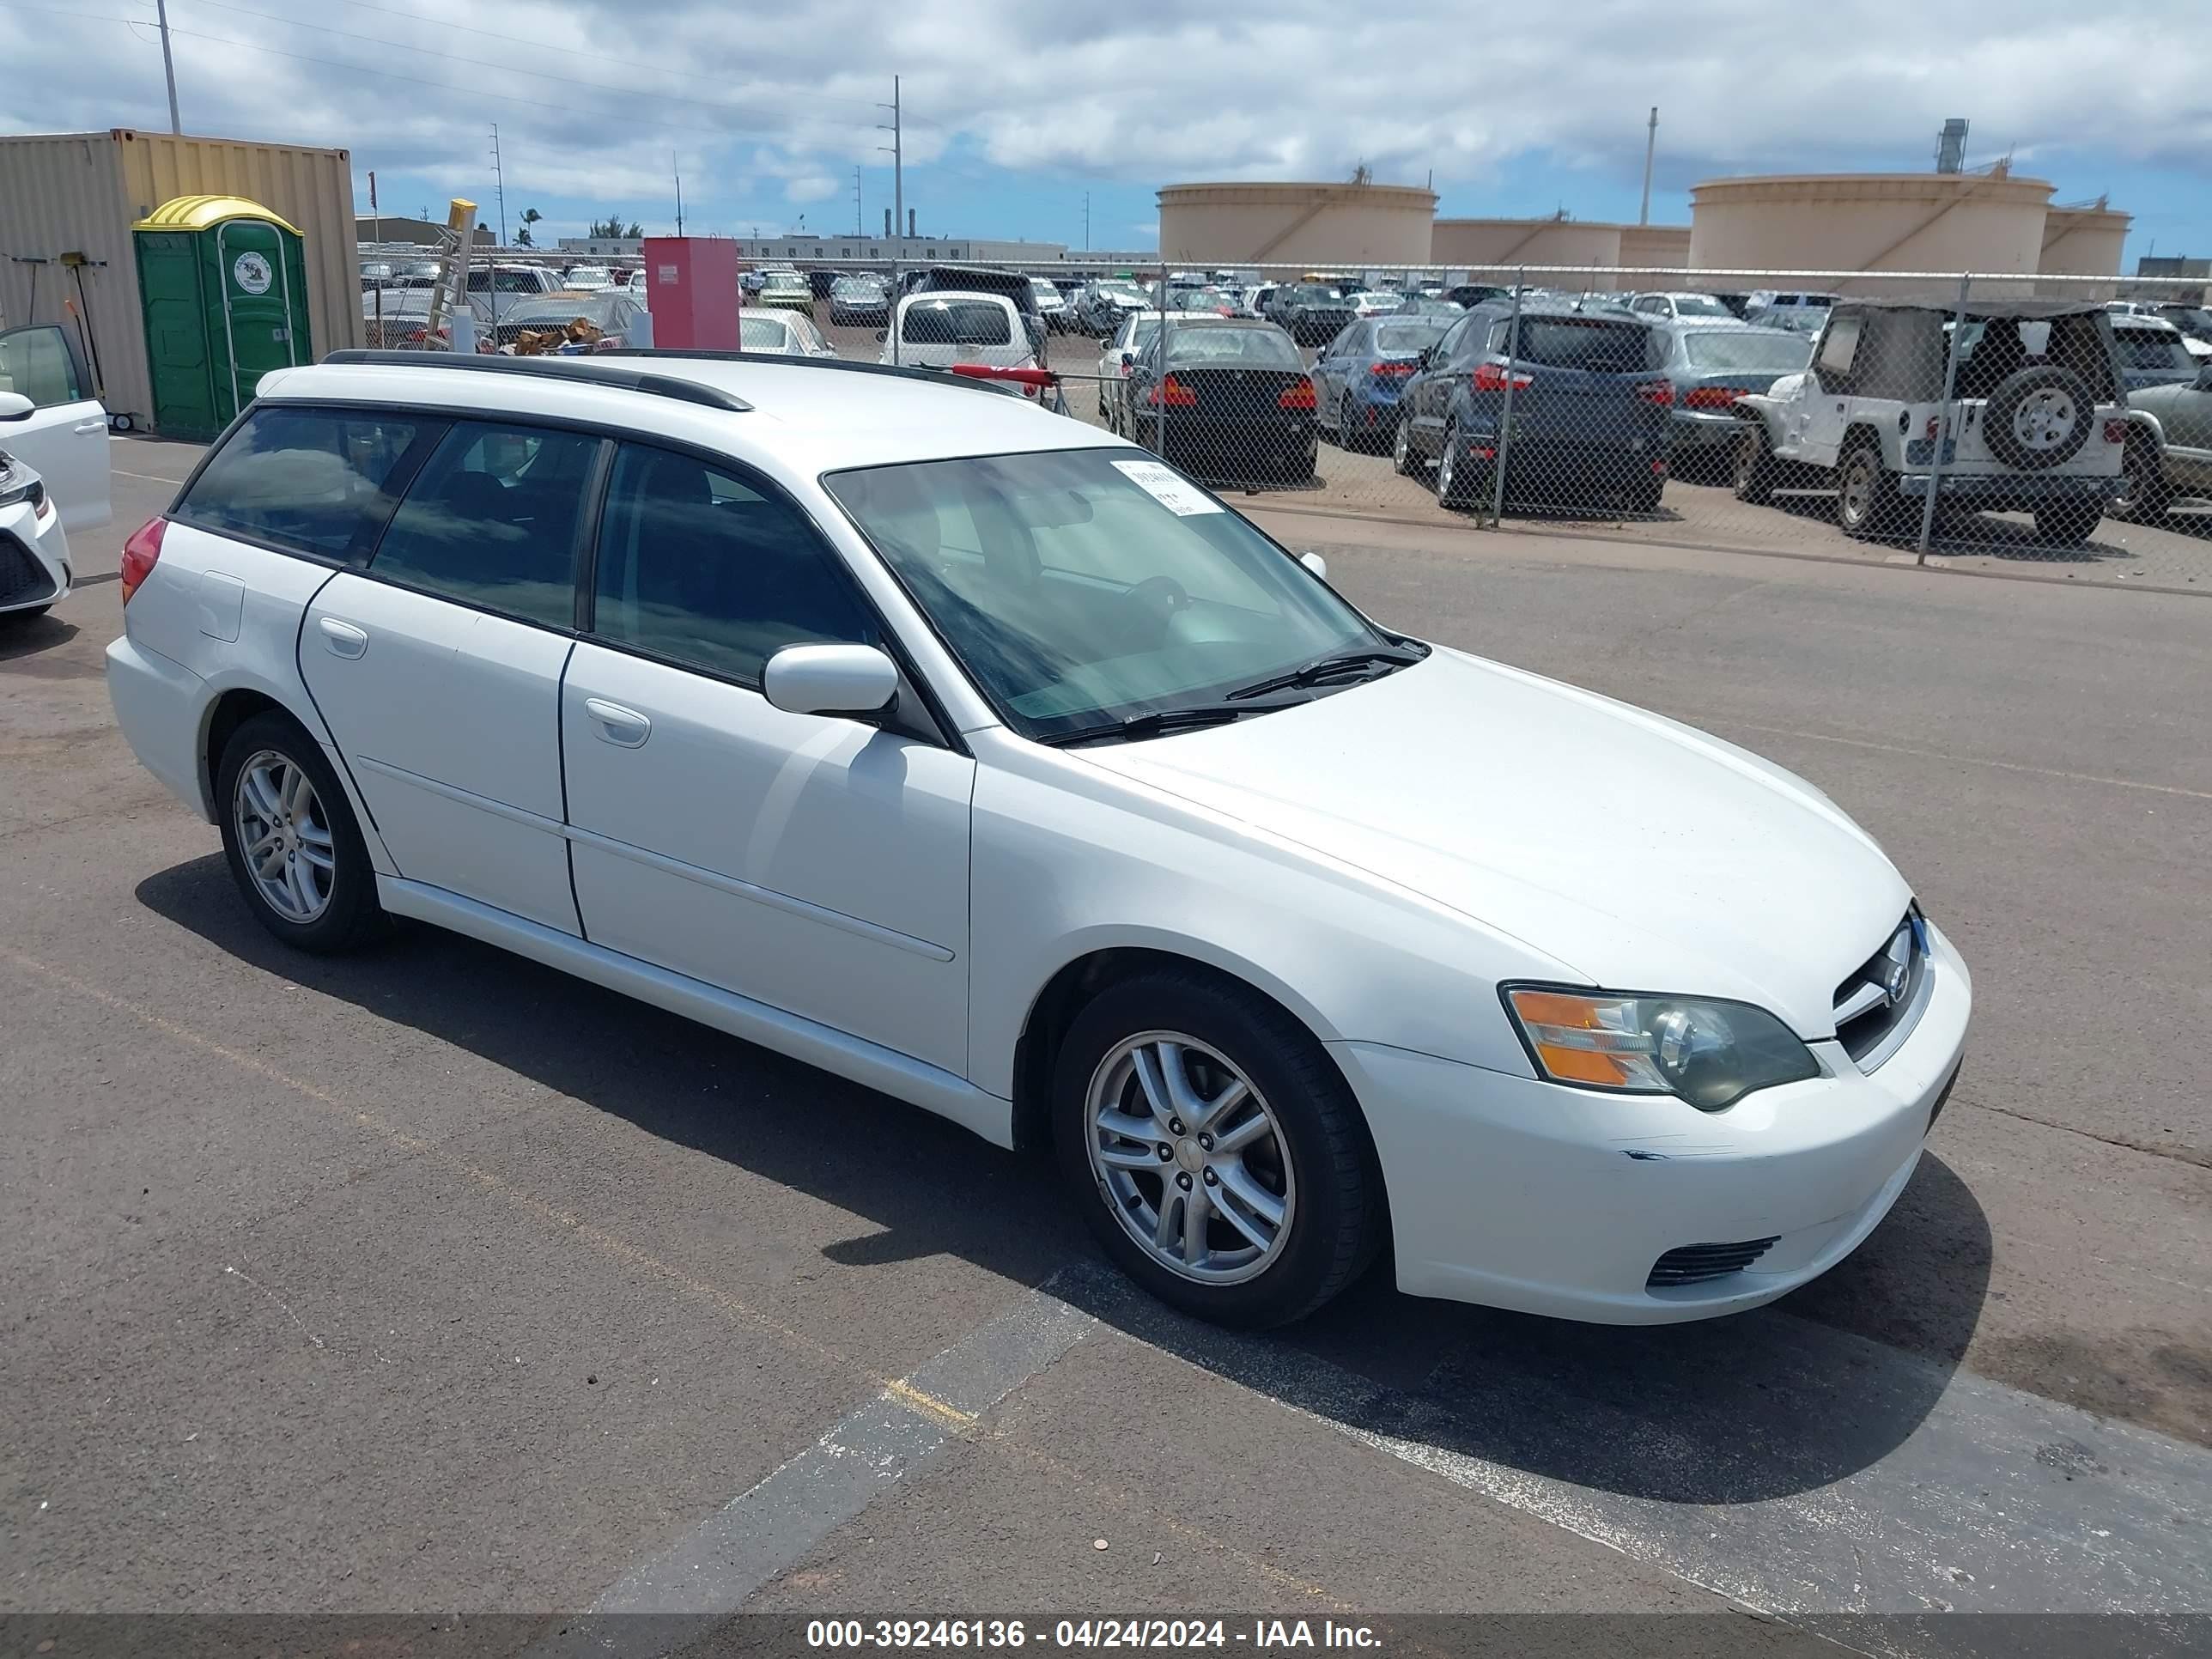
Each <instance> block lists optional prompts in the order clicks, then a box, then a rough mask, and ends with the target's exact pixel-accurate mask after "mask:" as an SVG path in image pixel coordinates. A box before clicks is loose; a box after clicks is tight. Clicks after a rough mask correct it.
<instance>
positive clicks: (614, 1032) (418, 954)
mask: <svg viewBox="0 0 2212 1659" xmlns="http://www.w3.org/2000/svg"><path fill="white" fill-rule="evenodd" d="M137 897H138V899H139V900H140V902H142V903H143V904H144V905H145V906H146V907H147V908H149V910H151V911H153V912H154V913H155V914H156V915H160V916H161V917H163V918H165V919H167V921H171V922H173V923H174V924H175V925H177V926H178V927H183V928H185V929H186V930H188V931H190V932H191V933H194V934H196V935H197V936H198V937H200V938H201V939H205V940H206V941H208V942H209V943H210V944H212V945H215V946H216V947H217V948H218V949H220V950H222V951H225V952H227V953H228V954H229V955H231V956H233V957H236V958H238V959H239V960H240V961H243V962H246V963H250V964H252V966H254V967H257V968H260V969H265V970H267V971H268V972H270V974H271V975H275V976H277V977H279V978H281V979H283V980H289V981H295V982H296V983H298V984H300V985H301V986H304V987H307V988H308V989H310V990H313V991H317V992H320V993H321V994H325V995H327V996H331V997H334V998H337V999H338V1000H341V1001H343V1002H347V1003H350V1004H352V1005H354V1006H357V1007H359V1008H361V1009H362V1010H363V1011H364V1012H368V1013H370V1014H372V1015H374V1016H375V1017H376V1018H379V1019H380V1020H385V1021H388V1022H391V1023H392V1024H395V1025H398V1026H402V1027H406V1028H409V1029H411V1030H416V1031H418V1032H420V1033H422V1035H423V1036H427V1037H429V1038H432V1039H435V1041H437V1042H442V1043H449V1044H452V1045H453V1046H454V1047H456V1048H461V1049H465V1050H466V1051H468V1052H469V1053H471V1054H476V1055H478V1056H480V1057H482V1058H483V1059H484V1060H489V1061H490V1062H492V1063H493V1064H495V1065H497V1066H502V1067H505V1068H507V1069H508V1070H510V1071H512V1072H514V1073H518V1074H520V1075H521V1076H524V1077H526V1078H528V1079H532V1081H534V1082H537V1083H538V1084H541V1085H544V1086H545V1087H546V1088H548V1089H550V1090H552V1091H556V1093H558V1094H561V1095H564V1096H567V1097H570V1098H572V1099H574V1100H577V1101H580V1102H582V1103H585V1104H586V1105H588V1106H590V1107H592V1109H596V1110H599V1111H603V1112H606V1113H610V1114H612V1115H616V1116H618V1117H621V1118H623V1119H625V1120H627V1121H629V1122H631V1123H633V1124H635V1126H636V1127H639V1128H640V1129H642V1130H644V1131H646V1132H647V1133H650V1134H653V1135H656V1136H659V1137H660V1138H662V1139H665V1140H667V1141H670V1142H671V1143H673V1144H675V1145H678V1146H684V1147H688V1148H690V1149H692V1150H694V1151H696V1152H701V1153H703V1154H706V1155H707V1156H709V1157H712V1158H720V1159H723V1160H725V1161H726V1162H728V1163H730V1164H733V1165H735V1166H737V1167H738V1168H739V1169H742V1170H745V1171H747V1172H748V1173H750V1174H751V1175H754V1176H759V1177H761V1178H763V1179H766V1180H769V1181H771V1182H776V1183H778V1184H780V1185H782V1186H785V1187H787V1188H793V1189H794V1190H797V1191H799V1192H803V1193H806V1194H811V1195H812V1196H814V1197H816V1198H818V1199H820V1200H823V1202H825V1203H828V1204H830V1205H834V1206H836V1207H838V1208H840V1209H842V1210H845V1211H848V1212H853V1213H854V1214H857V1215H860V1216H864V1217H866V1218H868V1220H869V1221H870V1222H871V1223H872V1227H871V1229H870V1230H868V1231H864V1232H862V1233H860V1234H859V1235H858V1236H856V1237H853V1238H851V1239H848V1240H843V1241H841V1242H839V1243H834V1244H831V1245H829V1246H828V1247H827V1248H826V1249H823V1252H822V1254H823V1255H824V1256H825V1257H826V1258H827V1259H829V1261H832V1262H834V1263H836V1264H837V1265H838V1266H840V1267H844V1268H847V1269H853V1270H859V1271H866V1270H867V1269H869V1268H870V1267H875V1266H878V1265H880V1264H884V1263H890V1262H896V1261H909V1260H913V1259H916V1258H921V1257H926V1256H932V1255H955V1256H957V1257H959V1258H961V1259H962V1260H963V1261H968V1262H969V1263H971V1264H973V1265H975V1266H976V1267H981V1268H983V1269H985V1270H986V1271H987V1272H990V1273H998V1274H1001V1275H1003V1276H1005V1277H1006V1278H1007V1279H1012V1280H1015V1281H1017V1282H1018V1283H1022V1284H1025V1285H1040V1284H1044V1283H1047V1282H1049V1283H1050V1285H1051V1288H1052V1289H1053V1291H1054V1292H1055V1293H1057V1294H1059V1295H1060V1296H1061V1297H1065V1298H1066V1299H1067V1300H1068V1301H1070V1302H1072V1303H1074V1304H1076V1305H1078V1306H1080V1307H1083V1308H1085V1310H1088V1311H1090V1312H1091V1313H1093V1314H1094V1315H1096V1316H1097V1317H1099V1318H1100V1319H1102V1320H1103V1321H1105V1322H1108V1323H1109V1324H1110V1325H1112V1326H1114V1327H1115V1328H1118V1329H1120V1330H1122V1331H1124V1332H1126V1333H1127V1334H1130V1335H1132V1336H1133V1337H1136V1338H1138V1339H1139V1340H1143V1341H1146V1342H1149V1343H1152V1344H1154V1345H1156V1346H1159V1347H1162V1348H1164V1349H1166V1350H1168V1351H1169V1352H1174V1353H1176V1354H1178V1355H1180V1356H1182V1358H1186V1359H1188V1360H1190V1361H1191V1362H1192V1363H1194V1364H1199V1365H1201V1366H1203V1367H1205V1368H1206V1369H1207V1370H1212V1371H1214V1372H1216V1373H1217V1374H1218V1375H1221V1376H1225V1377H1227V1378H1230V1379H1231V1380H1235V1381H1237V1382H1241V1383H1246V1384H1248V1385H1249V1386H1251V1387H1253V1388H1255V1389H1260V1390H1261V1391H1262V1392H1264V1393H1266V1394H1267V1395H1271V1396H1273V1397H1274V1398H1276V1399H1279V1400H1281V1401H1285V1402H1286V1403H1288V1404H1290V1405H1292V1406H1295V1407H1301V1408H1303V1409H1305V1410H1309V1411H1311V1412H1313V1413H1316V1414H1317V1415H1319V1416H1321V1417H1323V1418H1325V1419H1329V1420H1332V1421H1334V1422H1337V1423H1339V1424H1340V1425H1343V1426H1344V1427H1345V1428H1346V1429H1348V1430H1351V1431H1353V1432H1354V1433H1356V1434H1358V1435H1360V1436H1362V1437H1385V1438H1387V1439H1389V1440H1391V1441H1393V1442H1412V1443H1416V1444H1417V1445H1418V1446H1422V1447H1427V1448H1431V1449H1434V1450H1436V1451H1438V1452H1442V1453H1447V1454H1453V1455H1460V1456H1464V1457H1471V1458H1475V1459H1480V1460H1482V1461H1484V1462H1487V1463H1490V1464H1494V1465H1499V1466H1503V1467H1504V1468H1509V1469H1515V1470H1521V1471H1525V1472H1527V1473H1529V1474H1537V1475H1542V1476H1547V1477H1551V1478H1554V1479H1557V1480H1565V1481H1569V1482H1572V1483H1574V1484H1576V1485H1579V1486H1591V1487H1598V1488H1601V1489H1604V1490H1607V1491H1612V1492H1621V1493H1625V1494H1628V1495H1631V1496H1633V1497H1638V1498H1648V1499H1652V1500H1656V1501H1661V1502H1675V1503H1700V1504H1736V1503H1750V1502H1756V1501H1758V1500H1760V1499H1763V1498H1777V1497H1782V1496H1786V1495H1790V1494H1793V1493H1796V1492H1806V1491H1809V1490H1812V1489H1814V1488H1817V1487H1820V1486H1826V1485H1829V1484H1831V1483H1832V1482H1834V1481H1836V1480H1840V1479H1842V1478H1844V1477H1845V1476H1848V1475H1850V1474H1854V1473H1856V1472H1857V1471H1858V1470H1860V1469H1862V1468H1866V1467H1868V1466H1869V1465H1870V1464H1873V1463H1875V1462H1878V1461H1879V1460H1881V1458H1882V1457H1883V1456H1885V1455H1887V1453H1888V1452H1889V1451H1891V1450H1892V1449H1893V1448H1895V1447H1896V1446H1897V1445H1899V1443H1901V1442H1902V1441H1903V1440H1904V1439H1905V1437H1907V1436H1908V1435H1910V1434H1911V1433H1912V1431H1914V1429H1915V1428H1916V1427H1917V1426H1918V1425H1919V1424H1920V1423H1921V1421H1922V1420H1923V1419H1924V1418H1925V1417H1926V1416H1927V1414H1928V1413H1929V1410H1930V1409H1931V1408H1932V1407H1934V1405H1935V1404H1936V1401H1937V1399H1938V1398H1939V1397H1940V1396H1941V1395H1942V1393H1943V1390H1944V1389H1945V1387H1946V1385H1947V1384H1948V1381H1949V1378H1950V1376H1951V1373H1952V1371H1953V1370H1954V1368H1955V1367H1956V1365H1957V1364H1958V1362H1959V1360H1960V1357H1961V1356H1962V1355H1963V1354H1964V1352H1966V1345H1967V1342H1968V1340H1969V1339H1970V1338H1971V1336H1972V1333H1973V1329H1974V1326H1975V1323H1976V1321H1977V1320H1978V1317H1979V1314H1980V1310H1981V1306H1982V1301H1983V1297H1984V1294H1985V1291H1986V1288H1987V1285H1988V1279H1989V1268H1990V1233H1989V1227H1988V1224H1987V1221H1986V1220H1985V1218H1984V1216H1983V1213H1982V1211H1981V1208H1980V1206H1978V1204H1977V1203H1976V1202H1975V1200H1974V1198H1973V1195H1972V1193H1971V1192H1970V1191H1969V1190H1968V1189H1967V1188H1966V1185H1965V1183H1964V1182H1961V1181H1960V1179H1959V1177H1958V1176H1956V1175H1955V1174H1954V1172H1953V1171H1952V1170H1951V1169H1950V1168H1949V1167H1948V1165H1946V1164H1944V1163H1943V1162H1942V1160H1941V1158H1937V1157H1935V1156H1933V1155H1930V1156H1929V1157H1925V1158H1923V1160H1922V1162H1921V1165H1920V1168H1919V1170H1918V1172H1917V1174H1916V1176H1914V1178H1913V1181H1912V1182H1911V1185H1910V1186H1909V1187H1908V1188H1907V1189H1906V1191H1905V1194H1904V1197H1903V1198H1902V1200H1900V1201H1899V1205H1898V1206H1897V1208H1896V1210H1895V1211H1894V1212H1893V1213H1892V1215H1891V1217H1890V1218H1889V1219H1888V1220H1887V1222H1886V1223H1885V1224H1884V1225H1883V1226H1882V1227H1881V1228H1880V1229H1879V1230H1877V1231H1876V1232H1875V1235H1874V1237H1872V1238H1870V1239H1869V1241H1868V1242H1867V1243H1866V1244H1865V1245H1864V1246H1863V1247H1862V1249H1860V1250H1859V1251H1858V1252H1857V1254H1856V1255H1853V1256H1852V1257H1851V1258H1850V1259H1849V1260H1847V1261H1844V1263H1843V1264H1842V1265H1840V1266H1839V1267H1837V1268H1836V1269H1835V1270H1834V1271H1833V1272H1832V1273H1830V1274H1829V1275H1827V1276H1826V1278H1825V1279H1822V1280H1820V1281H1819V1282H1817V1283H1816V1284H1815V1285H1812V1286H1809V1287H1808V1288H1807V1289H1806V1290H1804V1291H1800V1292H1798V1293H1797V1294H1796V1296H1795V1297H1791V1298H1790V1299H1789V1300H1788V1301H1787V1302H1786V1303H1785V1304H1782V1305H1780V1306H1778V1307H1777V1308H1773V1309H1766V1310H1759V1311H1757V1312H1754V1313H1750V1314H1746V1315H1741V1316H1737V1317H1735V1318H1731V1319H1723V1320H1718V1321H1712V1322H1701V1323H1698V1324H1692V1325H1677V1326H1662V1327H1652V1328H1612V1327H1603V1326H1592V1325H1577V1324H1571V1323H1568V1322H1563V1321H1558V1320H1549V1319H1541V1318H1536V1317H1533V1316H1523V1315H1517V1314H1509V1313H1503V1312H1498V1311H1496V1310H1487V1309H1480V1308H1472V1307H1466V1306H1462V1305H1458V1304H1449V1303H1441V1302H1434V1301H1427V1300H1423V1299H1419V1298H1416V1297H1406V1296H1401V1295H1400V1294H1398V1292H1397V1291H1395V1289H1394V1288H1393V1287H1392V1285H1391V1282H1390V1275H1389V1264H1388V1261H1387V1260H1385V1261H1383V1262H1381V1263H1378V1264H1377V1266H1376V1268H1375V1269H1374V1270H1373V1271H1371V1272H1370V1273H1368V1274H1367V1276H1366V1277H1365V1278H1364V1279H1363V1280H1362V1281H1361V1282H1360V1283H1359V1284H1358V1285H1354V1286H1353V1287H1352V1289H1351V1290H1350V1291H1347V1292H1346V1294H1345V1295H1344V1296H1342V1297H1340V1298H1339V1299H1338V1300H1337V1301H1336V1302H1334V1303H1333V1304H1330V1306H1328V1308H1326V1309H1324V1310H1322V1312H1321V1313H1320V1314H1318V1315H1316V1316H1314V1317H1313V1318H1311V1319H1310V1320H1307V1321H1306V1322H1304V1323H1302V1324H1300V1325H1298V1326H1297V1327H1294V1328H1291V1329H1289V1330H1286V1331H1282V1332H1278V1333H1273V1334H1264V1335H1254V1334H1241V1333H1235V1332H1229V1331H1224V1330H1220V1329H1217V1328H1212V1327H1210V1326H1206V1325H1203V1324H1200V1323H1199V1322H1194V1321H1192V1320H1189V1319H1187V1318H1184V1317H1183V1316H1181V1315H1178V1314H1176V1313H1175V1312H1173V1311H1171V1310H1169V1309H1168V1308H1166V1307H1165V1306H1164V1305H1163V1304H1159V1303H1158V1302H1156V1301H1154V1300H1153V1299H1152V1298H1151V1297H1148V1296H1146V1295H1145V1294H1143V1293H1142V1292H1140V1291H1138V1290H1136V1289H1135V1287H1134V1286H1133V1285H1130V1284H1129V1283H1128V1281H1127V1280H1126V1279H1122V1278H1121V1276H1120V1275H1119V1274H1118V1273H1115V1271H1113V1270H1112V1269H1111V1268H1110V1267H1108V1266H1107V1265H1106V1264H1105V1262H1104V1261H1103V1257H1102V1256H1101V1255H1100V1254H1099V1252H1098V1251H1097V1249H1096V1248H1095V1246H1094V1245H1093V1243H1092V1242H1091V1238H1090V1236H1089V1234H1088V1233H1087V1231H1085V1228H1084V1226H1083V1225H1082V1222H1081V1220H1080V1218H1079V1217H1078V1216H1076V1215H1075V1214H1074V1213H1073V1212H1072V1210H1071V1207H1070V1206H1069V1205H1068V1203H1067V1202H1066V1199H1065V1196H1064V1194H1063V1192H1062V1190H1061V1188H1060V1182H1059V1179H1058V1176H1057V1174H1056V1171H1055V1170H1054V1168H1053V1167H1052V1165H1051V1164H1050V1163H1049V1162H1048V1160H1047V1159H1046V1158H1042V1157H1035V1156H1030V1155H1025V1154H1019V1153H1012V1152H1000V1151H998V1150H996V1149H994V1148H989V1147H987V1146H983V1145H982V1144H981V1143H980V1142H978V1141H977V1140H976V1139H975V1138H974V1137H973V1136H971V1135H969V1133H966V1132H965V1131H963V1130H961V1129H959V1128H957V1127H955V1126H953V1125H952V1124H951V1123H949V1122H947V1121H944V1120H942V1119H939V1118H936V1117H933V1116H932V1115H929V1114H927V1113H926V1112H922V1111H920V1110H918V1109H913V1108H910V1107H908V1106H906V1105H904V1104H903V1103H900V1102H897V1101H894V1100H892V1099H890V1097H887V1096H884V1095H881V1094H878V1093H877V1092H875V1091H872V1090H869V1089H866V1088H863V1087H860V1086H859V1085H854V1084H850V1083H848V1082H845V1081H844V1080H842V1079H837V1078H835V1077H832V1076H830V1075H829V1074H828V1073H822V1072H817V1071H816V1070H814V1069H813V1068H811V1067H810V1066H805V1065H802V1064H800V1063H799V1062H798V1061H796V1060H788V1059H786V1058H784V1057H783V1056H781V1055H779V1054H774V1053H772V1052H770V1051H769V1050H766V1049H763V1048H757V1047H755V1046H754V1045H752V1044H750V1043H747V1042H742V1041H740V1040H739V1039H737V1038H734V1037H731V1036H725V1035H723V1034H721V1033H720V1032H717V1031H714V1030H708V1028H706V1027H703V1026H701V1025H697V1024H693V1023H691V1022H690V1021H688V1020H684V1019H682V1018H678V1017H677V1016H675V1015H672V1014H668V1013H665V1012H661V1011H659V1010H658V1009H655V1008H652V1007H649V1006H646V1005H644V1004H641V1003H638V1002H635V1001H632V1000H629V999H627V998H624V997H621V996H619V995H617V994H614V993H612V992H609V991H605V990H602V989H600V988H599V987H595V986H592V985H589V984H586V982H584V981H581V980H578V979H574V978H572V977H570V976H568V975H564V974H561V973H558V972H556V971H555V970H553V969H549V968H544V967H541V966H539V965H538V964H537V963H532V962H529V961H526V960H525V959H524V958H522V957H516V956H512V955H509V954H507V953H506V952H504V951H498V950H496V949H495V948H493V947H492V946H489V945H482V944H479V943H477V942H476V941H474V940H471V939H465V938H462V937H460V936H459V935H455V934H448V933H441V932H439V931H438V930H436V929H434V928H430V927H419V926H408V927H402V928H401V929H400V930H399V933H398V936H397V937H396V938H394V939H392V940H391V941H390V942H389V943H388V944H386V945H382V946H380V947H378V948H375V949H373V950H370V951H364V952H362V953H360V954H357V955H353V956H348V957H329V958H323V957H307V956H302V955H299V954H296V953H295V952H292V951H287V950H285V949H284V948H283V947H282V946H281V945H277V944H276V942H275V941H274V940H272V939H270V938H269V937H268V936H267V935H266V934H265V933H263V931H262V930H261V929H260V928H259V927H257V926H256V925H255V924H254V922H253V921H252V918H251V916H249V915H247V913H246V909H245V908H244V907H243V905H242V904H241V903H240V900H239V896H238V894H237V892H236V890H235V889H234V887H233V885H232V883H231V879H230V876H229V872H228V870H227V869H226V868H225V867H224V865H223V862H222V859H221V858H220V857H219V856H212V855H211V856H208V857H204V858H199V859H196V860H191V862H189V863H185V864H181V865H178V866H173V868H171V869H168V870H166V871H162V872H160V873H158V874H155V875H153V876H150V877H149V878H146V879H145V880H144V881H143V882H141V883H140V884H138V887H137Z"/></svg>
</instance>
